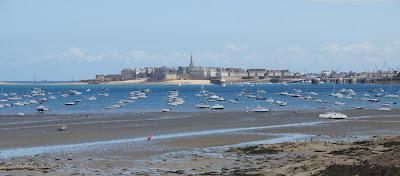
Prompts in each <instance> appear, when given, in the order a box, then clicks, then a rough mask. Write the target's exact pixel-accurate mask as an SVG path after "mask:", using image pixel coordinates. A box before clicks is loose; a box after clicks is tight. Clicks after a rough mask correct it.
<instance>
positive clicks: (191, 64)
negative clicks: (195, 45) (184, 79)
mask: <svg viewBox="0 0 400 176" xmlns="http://www.w3.org/2000/svg"><path fill="white" fill-rule="evenodd" d="M189 67H194V63H193V57H192V53H190V64H189Z"/></svg>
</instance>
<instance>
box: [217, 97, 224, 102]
mask: <svg viewBox="0 0 400 176" xmlns="http://www.w3.org/2000/svg"><path fill="white" fill-rule="evenodd" d="M217 101H225V98H224V97H218V99H217Z"/></svg>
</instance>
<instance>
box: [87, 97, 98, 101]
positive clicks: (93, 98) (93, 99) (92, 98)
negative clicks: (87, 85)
mask: <svg viewBox="0 0 400 176" xmlns="http://www.w3.org/2000/svg"><path fill="white" fill-rule="evenodd" d="M88 100H90V101H95V100H97V97H95V96H90V97H89V98H88Z"/></svg>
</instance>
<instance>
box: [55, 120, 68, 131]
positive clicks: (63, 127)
mask: <svg viewBox="0 0 400 176" xmlns="http://www.w3.org/2000/svg"><path fill="white" fill-rule="evenodd" d="M67 129H68V127H67V125H66V124H64V123H63V121H62V120H61V123H60V126H59V127H58V128H57V131H66V130H67Z"/></svg>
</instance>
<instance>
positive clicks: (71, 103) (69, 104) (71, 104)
mask: <svg viewBox="0 0 400 176" xmlns="http://www.w3.org/2000/svg"><path fill="white" fill-rule="evenodd" d="M65 105H67V106H74V105H76V102H68V103H65Z"/></svg>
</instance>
